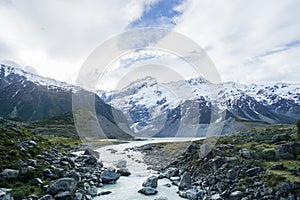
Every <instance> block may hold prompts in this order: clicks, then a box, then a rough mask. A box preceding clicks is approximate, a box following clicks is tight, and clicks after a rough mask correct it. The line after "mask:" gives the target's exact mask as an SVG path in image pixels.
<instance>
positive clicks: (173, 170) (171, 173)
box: [166, 168, 179, 178]
mask: <svg viewBox="0 0 300 200" xmlns="http://www.w3.org/2000/svg"><path fill="white" fill-rule="evenodd" d="M178 174H179V170H178V169H177V168H169V169H168V170H167V172H166V177H167V178H171V177H173V176H178Z"/></svg>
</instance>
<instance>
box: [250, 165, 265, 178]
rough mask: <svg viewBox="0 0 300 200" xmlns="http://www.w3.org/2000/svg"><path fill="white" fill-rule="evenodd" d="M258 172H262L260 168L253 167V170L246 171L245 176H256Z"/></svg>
mask: <svg viewBox="0 0 300 200" xmlns="http://www.w3.org/2000/svg"><path fill="white" fill-rule="evenodd" d="M260 172H262V168H261V167H254V168H251V169H248V170H247V171H246V173H247V175H248V176H250V177H251V176H255V175H257V174H258V173H260Z"/></svg>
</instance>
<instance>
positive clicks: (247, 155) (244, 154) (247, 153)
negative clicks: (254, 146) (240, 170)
mask: <svg viewBox="0 0 300 200" xmlns="http://www.w3.org/2000/svg"><path fill="white" fill-rule="evenodd" d="M240 154H241V156H242V157H243V158H246V159H250V158H252V155H251V152H250V150H249V149H246V148H244V149H241V150H240Z"/></svg>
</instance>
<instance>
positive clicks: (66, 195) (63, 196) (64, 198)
mask: <svg viewBox="0 0 300 200" xmlns="http://www.w3.org/2000/svg"><path fill="white" fill-rule="evenodd" d="M54 198H55V200H74V197H73V194H72V193H71V192H70V191H61V192H59V193H57V194H56V195H55V196H54Z"/></svg>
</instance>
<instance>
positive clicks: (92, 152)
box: [84, 148, 100, 159]
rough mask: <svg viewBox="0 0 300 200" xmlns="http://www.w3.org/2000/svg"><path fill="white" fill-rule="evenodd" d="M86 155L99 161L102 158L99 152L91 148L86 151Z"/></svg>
mask: <svg viewBox="0 0 300 200" xmlns="http://www.w3.org/2000/svg"><path fill="white" fill-rule="evenodd" d="M84 155H89V156H93V157H95V158H96V159H99V158H100V154H99V152H97V151H94V150H93V149H91V148H87V149H86V150H85V151H84Z"/></svg>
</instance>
